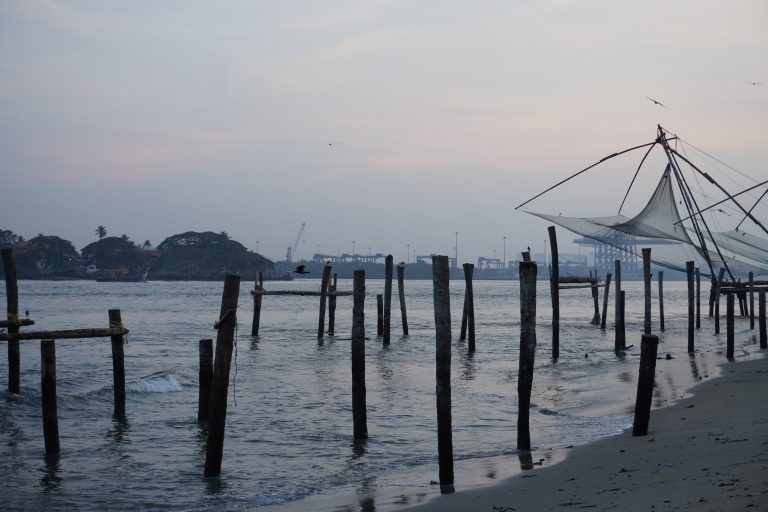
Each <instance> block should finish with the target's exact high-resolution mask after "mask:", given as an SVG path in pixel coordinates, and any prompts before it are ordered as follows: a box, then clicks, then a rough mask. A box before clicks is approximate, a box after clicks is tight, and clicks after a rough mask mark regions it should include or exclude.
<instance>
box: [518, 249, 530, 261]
mask: <svg viewBox="0 0 768 512" xmlns="http://www.w3.org/2000/svg"><path fill="white" fill-rule="evenodd" d="M520 254H522V255H523V261H531V251H523V252H522V253H520Z"/></svg>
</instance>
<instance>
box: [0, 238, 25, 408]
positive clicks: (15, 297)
mask: <svg viewBox="0 0 768 512" xmlns="http://www.w3.org/2000/svg"><path fill="white" fill-rule="evenodd" d="M2 256H3V270H4V272H5V298H6V301H7V308H6V309H7V312H8V328H7V329H8V334H15V333H17V332H19V284H18V281H17V280H16V260H15V259H14V257H13V249H10V248H9V249H3V250H2ZM8 391H10V392H11V393H16V394H19V393H20V392H21V351H20V350H19V340H8Z"/></svg>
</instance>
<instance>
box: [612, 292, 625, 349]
mask: <svg viewBox="0 0 768 512" xmlns="http://www.w3.org/2000/svg"><path fill="white" fill-rule="evenodd" d="M626 293H627V292H626V291H625V290H621V292H619V316H618V317H617V318H616V341H615V343H614V350H616V351H619V350H626V348H627V336H626V329H625V328H624V310H625V307H626Z"/></svg>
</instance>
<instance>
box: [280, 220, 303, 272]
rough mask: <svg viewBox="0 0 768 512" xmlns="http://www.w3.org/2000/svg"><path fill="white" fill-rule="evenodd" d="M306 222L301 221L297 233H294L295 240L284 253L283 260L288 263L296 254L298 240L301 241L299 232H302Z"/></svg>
mask: <svg viewBox="0 0 768 512" xmlns="http://www.w3.org/2000/svg"><path fill="white" fill-rule="evenodd" d="M306 225H307V223H306V222H302V223H301V227H300V228H299V234H298V235H296V240H295V241H294V242H293V245H292V246H291V247H288V251H286V253H285V261H286V262H288V263H291V262H292V261H293V258H294V257H295V256H296V250H297V249H298V248H299V242H300V241H301V234H302V233H304V226H306Z"/></svg>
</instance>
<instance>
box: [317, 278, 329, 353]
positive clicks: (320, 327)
mask: <svg viewBox="0 0 768 512" xmlns="http://www.w3.org/2000/svg"><path fill="white" fill-rule="evenodd" d="M330 280H331V266H330V265H325V266H324V267H323V278H322V280H321V281H320V319H319V320H318V323H317V341H318V342H319V343H323V333H324V331H325V304H326V301H327V299H328V283H329V281H330Z"/></svg>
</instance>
